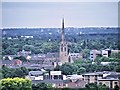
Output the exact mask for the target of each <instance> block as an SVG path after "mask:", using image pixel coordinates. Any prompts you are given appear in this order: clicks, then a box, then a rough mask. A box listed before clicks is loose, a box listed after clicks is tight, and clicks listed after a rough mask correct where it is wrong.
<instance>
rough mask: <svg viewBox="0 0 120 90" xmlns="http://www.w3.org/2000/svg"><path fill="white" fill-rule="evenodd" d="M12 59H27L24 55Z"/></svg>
mask: <svg viewBox="0 0 120 90" xmlns="http://www.w3.org/2000/svg"><path fill="white" fill-rule="evenodd" d="M14 59H19V60H21V61H24V62H25V61H27V59H26V58H25V57H24V56H19V57H15V58H14Z"/></svg>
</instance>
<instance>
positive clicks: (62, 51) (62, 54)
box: [60, 18, 68, 64]
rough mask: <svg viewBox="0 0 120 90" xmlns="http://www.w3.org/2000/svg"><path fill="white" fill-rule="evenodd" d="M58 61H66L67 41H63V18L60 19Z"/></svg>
mask: <svg viewBox="0 0 120 90" xmlns="http://www.w3.org/2000/svg"><path fill="white" fill-rule="evenodd" d="M60 62H61V63H62V64H64V63H66V62H68V43H67V42H66V41H65V32H64V18H63V19H62V30H61V43H60Z"/></svg>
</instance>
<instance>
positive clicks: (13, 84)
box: [0, 77, 32, 90]
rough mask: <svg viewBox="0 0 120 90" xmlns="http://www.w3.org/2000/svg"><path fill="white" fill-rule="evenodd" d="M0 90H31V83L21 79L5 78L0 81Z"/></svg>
mask: <svg viewBox="0 0 120 90" xmlns="http://www.w3.org/2000/svg"><path fill="white" fill-rule="evenodd" d="M0 87H1V89H0V90H32V83H31V81H30V80H28V79H23V78H18V77H17V78H6V79H2V80H0Z"/></svg>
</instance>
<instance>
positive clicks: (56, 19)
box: [2, 2, 118, 28]
mask: <svg viewBox="0 0 120 90" xmlns="http://www.w3.org/2000/svg"><path fill="white" fill-rule="evenodd" d="M62 17H64V19H65V27H90V26H91V27H92V26H96V27H97V26H99V27H101V26H107V27H108V26H110V27H112V26H117V25H118V3H117V2H3V3H2V27H51V28H52V27H59V28H60V27H61V19H62Z"/></svg>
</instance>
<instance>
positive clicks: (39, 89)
mask: <svg viewBox="0 0 120 90" xmlns="http://www.w3.org/2000/svg"><path fill="white" fill-rule="evenodd" d="M32 90H53V87H52V84H46V83H38V84H32Z"/></svg>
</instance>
